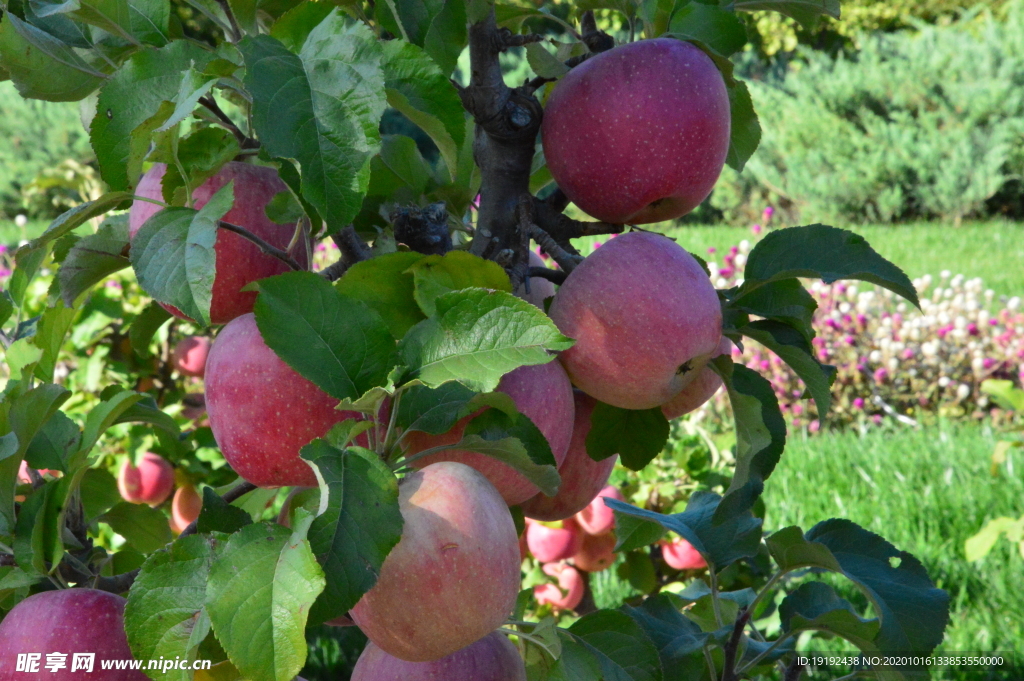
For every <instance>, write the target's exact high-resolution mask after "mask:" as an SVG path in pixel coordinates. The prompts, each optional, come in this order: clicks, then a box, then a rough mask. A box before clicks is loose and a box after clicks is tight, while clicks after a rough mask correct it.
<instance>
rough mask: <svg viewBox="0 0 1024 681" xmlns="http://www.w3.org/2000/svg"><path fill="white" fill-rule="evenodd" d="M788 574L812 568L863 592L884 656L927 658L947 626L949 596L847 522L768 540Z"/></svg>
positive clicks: (899, 554) (909, 560) (908, 560)
mask: <svg viewBox="0 0 1024 681" xmlns="http://www.w3.org/2000/svg"><path fill="white" fill-rule="evenodd" d="M767 543H768V550H769V551H770V552H771V555H772V557H773V558H774V559H775V562H776V563H778V564H779V567H780V568H781V569H782V570H783V571H786V572H790V571H793V570H797V569H802V568H807V567H814V568H822V569H825V570H831V571H833V572H838V573H839V574H842V575H844V576H846V578H847V579H849V580H850V581H852V582H853V583H854V584H856V585H857V587H858V588H859V589H860V590H861V591H862V592H864V595H865V596H867V598H868V600H869V601H871V605H872V607H874V610H875V612H876V613H877V614H878V616H879V617H880V619H881V620H882V625H881V628H880V629H879V632H878V635H877V636H876V637H875V638H874V641H873V642H874V644H875V646H877V648H878V650H882V651H885V652H886V653H893V654H899V653H920V654H928V653H930V652H931V651H932V650H933V649H934V648H935V646H937V645H938V644H939V643H940V642H941V641H942V635H943V632H944V631H945V628H946V624H947V623H948V622H949V594H947V593H946V592H945V591H943V590H942V589H938V588H936V587H935V584H934V583H933V582H932V581H931V579H930V578H929V577H928V573H927V572H926V571H925V569H924V566H922V565H921V562H920V561H919V560H917V559H916V558H914V557H913V556H912V555H910V554H909V553H907V552H906V551H899V550H897V549H896V548H895V547H894V546H893V545H892V544H890V543H889V542H887V541H886V540H885V539H883V538H882V537H879V536H878V535H877V534H874V533H872V532H869V531H867V530H865V529H864V528H862V527H860V526H858V525H857V524H856V523H853V522H851V521H849V520H843V519H836V518H833V519H832V520H826V521H824V522H821V523H818V524H817V525H815V526H814V527H812V528H811V529H810V530H809V531H808V532H807V533H806V534H802V533H801V531H800V528H798V527H787V528H785V529H782V530H779V531H778V532H776V533H774V534H773V535H771V536H770V537H768V539H767Z"/></svg>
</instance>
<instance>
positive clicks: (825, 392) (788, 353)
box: [734, 319, 832, 421]
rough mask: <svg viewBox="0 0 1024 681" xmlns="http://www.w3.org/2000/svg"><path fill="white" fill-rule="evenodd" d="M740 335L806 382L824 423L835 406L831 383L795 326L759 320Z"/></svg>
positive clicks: (770, 320)
mask: <svg viewBox="0 0 1024 681" xmlns="http://www.w3.org/2000/svg"><path fill="white" fill-rule="evenodd" d="M739 331H740V333H742V334H743V335H744V336H746V337H748V338H753V339H754V340H755V341H757V342H758V343H760V344H761V345H763V346H765V347H766V348H768V349H769V350H771V351H772V352H774V353H775V354H776V355H778V356H779V357H781V358H782V359H783V360H784V361H785V362H786V364H788V365H789V367H790V368H791V369H792V370H793V371H795V372H796V373H797V375H798V376H799V377H800V378H802V379H803V381H804V383H806V384H807V389H808V390H809V391H810V393H811V397H813V398H814V404H815V406H817V408H818V418H819V419H821V420H822V421H824V420H825V419H826V418H827V417H828V410H829V408H830V406H831V402H832V392H831V389H832V382H831V381H830V380H829V376H828V373H827V372H826V370H825V368H824V367H823V366H822V364H821V362H819V361H818V360H817V358H816V357H815V356H814V350H813V349H812V348H811V346H810V344H808V343H807V339H806V338H805V337H804V336H803V335H802V334H801V333H800V332H799V331H797V330H796V329H794V328H793V327H792V326H789V325H788V324H785V323H784V322H779V321H775V320H773V319H759V320H757V321H755V322H751V323H749V324H747V325H746V326H744V327H742V328H741V329H740V330H739ZM734 375H735V373H734Z"/></svg>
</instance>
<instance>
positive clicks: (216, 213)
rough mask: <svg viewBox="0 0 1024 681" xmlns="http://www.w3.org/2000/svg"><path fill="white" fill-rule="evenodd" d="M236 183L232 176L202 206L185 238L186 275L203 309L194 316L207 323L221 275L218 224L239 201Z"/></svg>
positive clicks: (193, 293) (196, 299)
mask: <svg viewBox="0 0 1024 681" xmlns="http://www.w3.org/2000/svg"><path fill="white" fill-rule="evenodd" d="M234 184H235V181H234V180H232V181H230V182H228V183H227V184H226V185H224V186H223V187H221V188H220V189H218V190H217V193H216V194H214V195H213V196H212V197H211V198H210V200H209V201H208V202H207V203H206V205H205V206H203V207H202V208H200V209H199V211H198V212H197V213H196V214H195V217H193V218H192V221H191V223H190V224H189V227H188V234H187V236H186V239H185V277H186V279H187V281H188V286H189V288H190V289H191V291H192V299H193V300H194V301H195V303H196V307H197V308H198V309H199V316H198V317H194V318H193V319H195V320H196V321H197V322H199V323H200V324H201V325H203V326H206V325H208V324H209V323H210V304H211V303H212V302H213V280H214V278H215V277H216V275H217V254H216V252H215V251H214V246H215V245H216V243H217V231H218V230H217V226H218V224H219V223H220V220H221V218H223V217H224V215H225V214H226V213H227V212H228V211H229V210H231V206H233V205H234V203H235V189H234ZM143 226H145V225H143ZM139 231H141V230H139Z"/></svg>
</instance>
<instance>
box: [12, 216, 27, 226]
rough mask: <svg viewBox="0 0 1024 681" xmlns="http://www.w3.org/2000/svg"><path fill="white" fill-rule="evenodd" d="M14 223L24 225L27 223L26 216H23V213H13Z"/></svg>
mask: <svg viewBox="0 0 1024 681" xmlns="http://www.w3.org/2000/svg"><path fill="white" fill-rule="evenodd" d="M14 224H15V225H17V226H18V227H24V226H25V225H27V224H28V218H27V217H25V216H24V215H15V216H14Z"/></svg>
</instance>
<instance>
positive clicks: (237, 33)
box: [217, 0, 242, 43]
mask: <svg viewBox="0 0 1024 681" xmlns="http://www.w3.org/2000/svg"><path fill="white" fill-rule="evenodd" d="M217 4H218V5H220V6H221V8H222V9H223V10H224V14H226V15H227V17H228V21H230V22H231V31H232V33H234V35H233V36H228V40H230V41H231V42H232V43H237V42H238V41H239V40H241V39H242V28H241V26H239V25H238V20H237V19H236V18H235V13H234V12H233V11H232V10H231V4H230V3H229V2H228V0H217Z"/></svg>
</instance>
